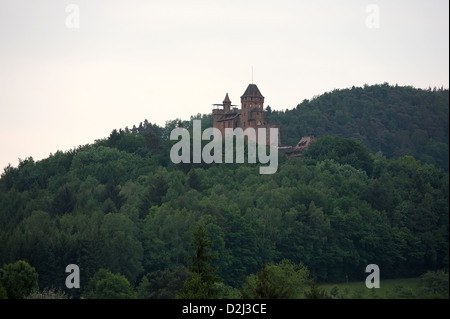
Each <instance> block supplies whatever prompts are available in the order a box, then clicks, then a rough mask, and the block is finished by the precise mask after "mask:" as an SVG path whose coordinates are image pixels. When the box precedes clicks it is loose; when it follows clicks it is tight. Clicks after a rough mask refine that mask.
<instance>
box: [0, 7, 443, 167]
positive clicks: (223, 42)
mask: <svg viewBox="0 0 450 319" xmlns="http://www.w3.org/2000/svg"><path fill="white" fill-rule="evenodd" d="M448 12H449V1H448V0H420V1H419V0H416V1H413V0H404V1H400V0H389V1H381V0H380V1H377V0H374V1H363V0H353V1H351V0H333V1H327V0H319V1H317V0H315V1H311V0H309V1H299V0H292V1H288V0H276V1H264V0H258V1H256V0H255V1H253V0H239V1H237V0H227V1H213V0H208V1H188V0H183V1H181V0H180V1H170V0H163V1H154V0H147V1H144V0H142V1H140V0H131V1H130V0H120V1H119V0H115V1H114V0H71V1H63V0H61V1H57V0H28V1H24V0H0V171H3V168H4V167H6V166H7V165H8V163H10V164H11V165H13V166H17V165H18V163H19V161H18V159H19V158H21V159H25V158H26V157H28V156H33V158H34V159H35V160H39V159H42V158H46V157H48V156H49V155H50V153H55V152H56V151H57V150H62V151H67V150H69V149H71V148H74V147H77V146H78V145H84V144H87V143H93V142H94V141H95V140H96V139H101V138H105V137H107V136H108V135H109V133H110V132H111V131H112V130H113V129H115V128H116V129H119V128H125V126H128V127H130V128H131V127H132V126H133V125H134V124H135V125H136V126H137V125H139V123H140V122H142V121H144V120H145V119H147V120H148V121H149V122H151V123H156V124H158V125H161V126H164V124H165V122H166V121H167V120H173V119H176V118H181V119H183V120H187V119H189V117H190V116H191V115H195V114H197V113H201V114H206V113H210V112H211V109H212V104H214V103H221V102H222V101H223V98H224V97H225V94H226V93H227V92H228V93H229V96H230V99H231V101H232V102H233V104H240V96H241V95H242V94H243V93H244V91H245V89H246V88H247V86H248V84H249V83H251V82H252V68H253V83H255V84H256V85H257V86H258V87H259V89H260V91H261V93H262V94H263V95H264V96H265V106H267V105H270V106H271V107H272V109H275V110H285V109H292V108H294V107H296V106H297V104H299V103H300V102H301V101H302V100H303V99H311V98H312V97H313V96H315V95H320V94H322V93H325V92H328V91H331V90H333V89H344V88H349V87H351V86H352V85H355V86H363V85H364V84H369V85H372V84H381V83H384V82H388V83H389V84H391V85H395V84H398V85H411V86H414V87H417V88H428V87H432V88H433V87H434V86H436V87H441V86H443V87H444V88H448V87H449V13H448Z"/></svg>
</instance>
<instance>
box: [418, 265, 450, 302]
mask: <svg viewBox="0 0 450 319" xmlns="http://www.w3.org/2000/svg"><path fill="white" fill-rule="evenodd" d="M448 283H449V275H448V271H443V270H436V271H427V272H426V273H425V274H423V275H422V276H421V277H420V286H421V294H422V295H423V296H426V298H446V299H448V298H449V285H448Z"/></svg>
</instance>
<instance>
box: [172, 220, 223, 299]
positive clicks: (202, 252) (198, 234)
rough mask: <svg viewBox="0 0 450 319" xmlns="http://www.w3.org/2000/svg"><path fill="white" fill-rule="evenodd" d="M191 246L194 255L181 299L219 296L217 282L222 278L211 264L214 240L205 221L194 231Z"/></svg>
mask: <svg viewBox="0 0 450 319" xmlns="http://www.w3.org/2000/svg"><path fill="white" fill-rule="evenodd" d="M192 236H193V237H192V242H191V247H192V248H193V249H194V255H193V256H192V257H190V258H188V259H189V260H190V266H189V271H190V273H191V277H190V278H188V279H187V280H186V281H185V282H184V285H183V288H182V289H180V291H179V294H178V298H180V299H211V298H217V295H218V290H217V287H216V285H215V284H216V283H217V282H220V278H219V277H218V276H217V275H216V271H217V268H216V267H213V266H211V263H210V262H211V260H212V259H213V258H214V257H215V255H214V254H211V253H210V249H211V247H212V246H213V242H212V241H211V240H210V239H209V237H208V232H207V230H206V228H205V226H204V225H203V223H198V224H197V227H196V228H195V230H194V232H193V233H192Z"/></svg>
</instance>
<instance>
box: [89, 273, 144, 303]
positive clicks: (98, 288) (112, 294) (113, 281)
mask: <svg viewBox="0 0 450 319" xmlns="http://www.w3.org/2000/svg"><path fill="white" fill-rule="evenodd" d="M84 297H86V298H89V299H133V298H136V293H135V292H134V291H133V288H132V287H131V286H130V282H129V281H128V279H127V278H125V276H123V275H121V274H114V273H112V272H110V271H109V270H107V269H105V268H101V269H99V270H98V271H97V272H96V273H95V275H94V276H93V277H92V278H91V280H90V281H89V285H88V288H87V292H86V293H85V296H84Z"/></svg>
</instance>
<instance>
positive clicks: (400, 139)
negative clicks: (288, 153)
mask: <svg viewBox="0 0 450 319" xmlns="http://www.w3.org/2000/svg"><path fill="white" fill-rule="evenodd" d="M265 118H266V119H267V120H268V121H269V122H270V123H274V124H279V125H280V126H281V130H280V132H281V142H282V143H283V144H284V145H295V144H296V143H297V142H298V141H299V139H300V138H301V137H302V136H306V135H314V136H316V137H322V136H325V135H332V136H339V137H345V138H356V139H358V140H360V141H361V142H363V143H364V144H365V145H366V146H367V148H368V149H369V151H370V152H371V153H373V154H375V153H377V152H379V153H381V154H382V155H383V156H386V157H388V158H398V157H401V156H404V155H411V156H413V157H414V158H415V159H417V160H420V161H421V162H423V163H429V164H433V165H436V166H438V167H441V168H443V169H444V170H446V171H448V168H449V167H448V165H449V147H448V141H449V91H448V89H445V90H444V89H433V90H431V89H429V90H422V89H416V88H413V87H401V86H390V85H388V84H382V85H372V86H364V87H352V88H351V89H342V90H334V91H332V92H328V93H325V94H322V95H320V96H318V97H315V98H313V99H312V100H304V101H303V102H302V103H300V104H299V105H297V107H296V108H294V109H291V110H286V111H272V110H271V109H270V107H269V108H268V109H267V110H266V115H265Z"/></svg>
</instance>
